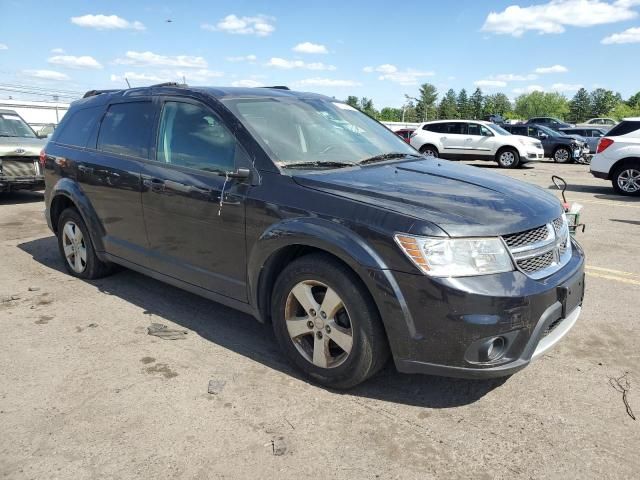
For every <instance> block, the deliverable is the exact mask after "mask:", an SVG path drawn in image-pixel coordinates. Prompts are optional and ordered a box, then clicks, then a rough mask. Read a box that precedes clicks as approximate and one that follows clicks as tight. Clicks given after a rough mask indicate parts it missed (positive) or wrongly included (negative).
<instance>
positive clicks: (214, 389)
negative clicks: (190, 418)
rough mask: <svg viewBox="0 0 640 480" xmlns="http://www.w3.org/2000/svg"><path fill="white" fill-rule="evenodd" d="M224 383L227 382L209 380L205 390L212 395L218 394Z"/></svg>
mask: <svg viewBox="0 0 640 480" xmlns="http://www.w3.org/2000/svg"><path fill="white" fill-rule="evenodd" d="M226 384H227V382H226V381H225V380H215V379H213V380H209V387H208V388H207V391H208V392H209V393H210V394H212V395H218V394H219V393H222V390H223V389H224V386H225V385H226Z"/></svg>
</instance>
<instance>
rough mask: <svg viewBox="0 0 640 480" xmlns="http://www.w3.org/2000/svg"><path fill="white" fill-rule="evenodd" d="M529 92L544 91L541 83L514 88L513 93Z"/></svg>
mask: <svg viewBox="0 0 640 480" xmlns="http://www.w3.org/2000/svg"><path fill="white" fill-rule="evenodd" d="M531 92H544V87H542V86H541V85H527V86H526V87H525V88H514V89H513V93H517V94H521V93H531Z"/></svg>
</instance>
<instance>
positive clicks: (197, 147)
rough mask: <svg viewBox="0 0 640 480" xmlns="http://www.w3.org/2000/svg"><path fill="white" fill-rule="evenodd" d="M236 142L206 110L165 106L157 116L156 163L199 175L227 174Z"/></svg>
mask: <svg viewBox="0 0 640 480" xmlns="http://www.w3.org/2000/svg"><path fill="white" fill-rule="evenodd" d="M236 146H237V144H236V139H235V137H234V136H233V135H232V134H231V133H230V132H229V131H228V130H227V128H226V127H225V126H224V125H223V124H222V122H221V121H220V119H219V118H218V117H217V115H215V114H214V113H213V112H212V111H211V110H209V109H208V108H206V107H204V106H201V105H194V104H192V103H183V102H166V103H165V104H164V107H163V109H162V115H161V116H160V129H159V132H158V149H157V155H156V160H157V161H159V162H162V163H166V164H169V165H177V166H180V167H188V168H195V169H198V170H203V171H210V172H220V171H223V172H225V171H231V170H233V168H234V163H235V154H236Z"/></svg>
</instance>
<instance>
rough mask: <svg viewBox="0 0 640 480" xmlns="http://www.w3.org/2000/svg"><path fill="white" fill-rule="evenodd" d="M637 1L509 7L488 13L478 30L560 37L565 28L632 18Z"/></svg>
mask: <svg viewBox="0 0 640 480" xmlns="http://www.w3.org/2000/svg"><path fill="white" fill-rule="evenodd" d="M637 4H638V2H637V0H616V1H613V2H607V1H603V0H551V1H549V2H547V3H544V4H540V5H532V6H529V7H520V6H519V5H510V6H508V7H507V8H505V9H504V10H503V11H501V12H491V13H489V15H488V16H487V18H486V20H485V22H484V25H483V26H482V30H483V31H485V32H493V33H497V34H505V35H513V36H514V37H520V36H522V34H524V33H525V32H526V31H535V32H538V33H540V34H547V33H562V32H564V31H565V26H572V27H590V26H593V25H602V24H606V23H614V22H621V21H624V20H629V19H632V18H635V17H636V16H637V15H638V13H637V12H635V11H634V10H633V9H632V7H633V6H634V5H637Z"/></svg>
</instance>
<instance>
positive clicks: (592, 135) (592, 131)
mask: <svg viewBox="0 0 640 480" xmlns="http://www.w3.org/2000/svg"><path fill="white" fill-rule="evenodd" d="M608 131H609V129H608V127H606V128H605V127H571V128H561V129H560V133H563V134H565V135H578V136H580V137H582V138H584V139H585V140H586V142H587V145H589V151H590V153H596V149H597V148H598V142H599V141H600V139H601V138H602V137H604V136H605V135H606V134H607V132H608Z"/></svg>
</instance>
